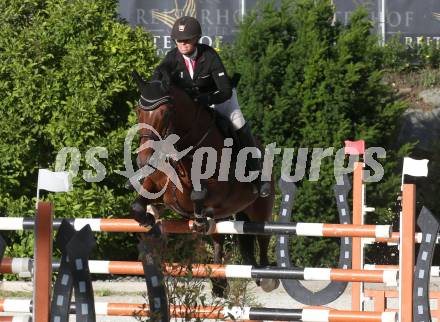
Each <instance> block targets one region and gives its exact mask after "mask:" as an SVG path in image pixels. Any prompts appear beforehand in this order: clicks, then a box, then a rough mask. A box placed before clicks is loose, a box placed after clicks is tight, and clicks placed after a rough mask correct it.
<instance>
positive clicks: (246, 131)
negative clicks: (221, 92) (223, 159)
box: [236, 123, 271, 198]
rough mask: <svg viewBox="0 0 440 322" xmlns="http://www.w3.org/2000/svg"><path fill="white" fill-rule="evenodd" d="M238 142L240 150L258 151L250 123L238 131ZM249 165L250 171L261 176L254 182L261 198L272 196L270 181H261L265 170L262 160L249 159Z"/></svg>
mask: <svg viewBox="0 0 440 322" xmlns="http://www.w3.org/2000/svg"><path fill="white" fill-rule="evenodd" d="M236 132H237V136H238V141H239V144H240V148H244V147H255V148H257V149H258V146H257V142H256V141H255V138H254V136H253V135H252V132H251V127H250V126H249V124H248V123H246V124H245V125H244V126H243V127H242V128H240V129H238V130H237V131H236ZM247 161H248V162H247V165H248V166H249V170H251V171H258V172H259V173H260V174H259V175H258V178H257V179H256V180H255V181H254V184H255V185H256V186H257V189H258V193H259V194H260V197H263V198H264V197H267V196H269V195H270V192H271V186H270V182H269V181H261V172H262V171H261V170H262V168H263V163H262V160H261V158H248V160H247Z"/></svg>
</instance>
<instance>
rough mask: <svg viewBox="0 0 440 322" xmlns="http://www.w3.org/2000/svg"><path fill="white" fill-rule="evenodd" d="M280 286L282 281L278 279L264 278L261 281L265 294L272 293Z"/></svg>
mask: <svg viewBox="0 0 440 322" xmlns="http://www.w3.org/2000/svg"><path fill="white" fill-rule="evenodd" d="M278 286H280V280H278V279H266V278H263V279H261V281H260V287H261V289H262V290H263V291H265V292H272V291H273V290H275V289H276V288H278Z"/></svg>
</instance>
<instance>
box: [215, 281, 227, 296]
mask: <svg viewBox="0 0 440 322" xmlns="http://www.w3.org/2000/svg"><path fill="white" fill-rule="evenodd" d="M227 289H228V283H227V282H226V281H224V282H223V281H219V282H215V281H212V296H213V297H218V298H226V295H227V293H228V292H227Z"/></svg>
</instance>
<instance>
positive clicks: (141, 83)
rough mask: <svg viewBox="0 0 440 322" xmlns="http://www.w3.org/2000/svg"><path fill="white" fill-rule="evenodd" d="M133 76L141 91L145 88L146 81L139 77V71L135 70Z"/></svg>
mask: <svg viewBox="0 0 440 322" xmlns="http://www.w3.org/2000/svg"><path fill="white" fill-rule="evenodd" d="M131 76H132V77H133V79H134V81H135V82H136V84H137V86H138V87H139V89H141V88H142V87H143V86H145V81H144V80H143V79H142V77H141V75H139V73H138V72H137V70H133V71H132V72H131Z"/></svg>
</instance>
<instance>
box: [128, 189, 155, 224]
mask: <svg viewBox="0 0 440 322" xmlns="http://www.w3.org/2000/svg"><path fill="white" fill-rule="evenodd" d="M149 203H150V200H149V199H147V198H144V197H143V196H138V197H137V198H136V199H135V200H134V201H133V202H132V203H131V205H130V216H131V217H132V218H133V219H134V220H136V221H137V222H138V223H139V225H141V226H145V227H146V226H151V225H153V224H154V223H155V222H156V219H155V218H154V215H153V214H151V213H149V212H147V206H148V204H149Z"/></svg>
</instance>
